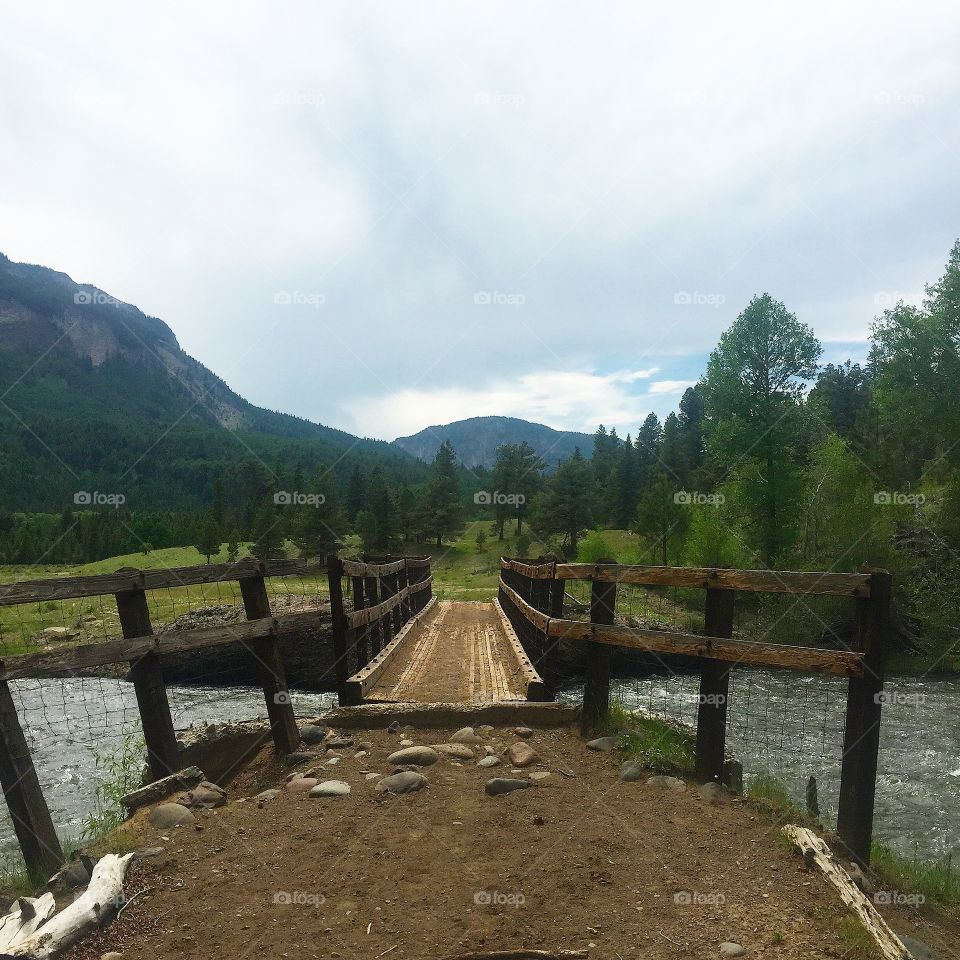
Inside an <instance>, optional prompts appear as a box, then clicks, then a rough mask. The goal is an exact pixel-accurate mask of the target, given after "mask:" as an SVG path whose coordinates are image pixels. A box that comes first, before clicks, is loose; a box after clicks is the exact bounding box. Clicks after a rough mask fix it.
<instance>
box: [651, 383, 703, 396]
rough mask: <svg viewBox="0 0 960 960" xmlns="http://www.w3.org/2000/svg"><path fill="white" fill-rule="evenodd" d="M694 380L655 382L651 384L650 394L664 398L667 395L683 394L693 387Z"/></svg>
mask: <svg viewBox="0 0 960 960" xmlns="http://www.w3.org/2000/svg"><path fill="white" fill-rule="evenodd" d="M693 384H694V381H693V380H654V382H653V383H651V384H650V393H651V394H654V395H656V396H662V395H663V394H667V393H683V391H684V390H686V389H687V387H692V386H693Z"/></svg>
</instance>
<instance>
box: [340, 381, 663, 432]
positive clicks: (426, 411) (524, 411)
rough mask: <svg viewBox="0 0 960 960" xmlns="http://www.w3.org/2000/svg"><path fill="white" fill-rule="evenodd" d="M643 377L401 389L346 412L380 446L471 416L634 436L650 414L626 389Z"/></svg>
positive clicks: (361, 402) (364, 399)
mask: <svg viewBox="0 0 960 960" xmlns="http://www.w3.org/2000/svg"><path fill="white" fill-rule="evenodd" d="M647 375H648V374H647V372H646V371H644V372H643V377H639V378H638V377H636V376H634V375H632V374H630V375H627V376H626V377H625V376H624V374H623V373H611V374H597V373H585V372H576V371H575V372H560V371H540V372H536V373H527V374H523V375H522V376H520V377H517V378H516V379H514V380H497V381H490V382H489V383H487V384H485V385H482V386H477V387H443V388H426V387H417V388H403V389H400V390H397V391H394V392H391V393H389V394H387V395H386V396H385V397H375V398H374V397H359V398H357V399H356V400H355V401H354V402H353V403H351V404H350V405H349V408H350V410H351V411H352V414H353V416H355V418H356V422H357V424H358V425H360V424H365V423H376V424H377V425H378V426H377V431H376V433H375V434H374V435H375V436H377V437H380V438H382V439H385V440H392V439H394V438H395V437H398V436H406V435H408V434H411V433H416V432H417V431H419V430H422V429H423V428H424V427H427V426H431V425H435V424H443V423H450V422H451V421H454V420H465V419H467V418H468V417H476V416H503V417H521V418H523V419H526V420H533V421H535V422H537V423H545V424H546V425H547V426H549V427H554V428H556V429H558V430H578V431H583V432H585V433H592V432H593V431H594V430H596V428H597V425H598V424H600V423H603V424H605V425H606V426H607V428H608V429H609V428H610V427H614V426H615V427H616V428H617V431H618V432H619V433H620V435H621V436H623V435H624V434H626V433H628V432H629V433H636V432H637V427H638V426H639V424H640V423H641V422H642V421H643V419H644V417H646V415H647V414H648V413H650V410H651V406H650V403H649V401H647V400H645V399H644V396H645V395H644V394H642V393H634V392H632V391H631V390H630V389H629V388H628V386H627V384H629V383H631V382H633V380H635V379H643V378H645V377H646V376H647ZM651 392H653V391H651Z"/></svg>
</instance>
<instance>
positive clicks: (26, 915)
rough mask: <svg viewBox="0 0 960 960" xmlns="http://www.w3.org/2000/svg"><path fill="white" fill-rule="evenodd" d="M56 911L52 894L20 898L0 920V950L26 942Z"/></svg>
mask: <svg viewBox="0 0 960 960" xmlns="http://www.w3.org/2000/svg"><path fill="white" fill-rule="evenodd" d="M56 909H57V904H56V900H55V899H54V896H53V894H52V893H45V894H44V895H43V896H42V897H37V898H36V899H34V898H33V897H20V898H19V899H18V900H16V901H14V904H13V907H12V908H11V910H10V912H9V913H8V914H7V915H6V916H5V917H4V918H3V919H2V920H0V950H6V949H7V947H9V946H12V945H13V944H15V943H19V942H20V941H21V940H26V938H27V937H29V936H30V935H31V934H32V933H33V932H34V931H35V930H36V929H37V927H39V926H40V925H41V924H43V923H44V922H46V921H47V920H48V919H49V918H50V916H51V915H52V914H53V912H54V910H56Z"/></svg>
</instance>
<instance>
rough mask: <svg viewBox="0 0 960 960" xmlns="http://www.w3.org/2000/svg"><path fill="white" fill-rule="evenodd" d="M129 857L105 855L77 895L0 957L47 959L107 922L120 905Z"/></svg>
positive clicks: (130, 858)
mask: <svg viewBox="0 0 960 960" xmlns="http://www.w3.org/2000/svg"><path fill="white" fill-rule="evenodd" d="M133 857H134V854H132V853H128V854H125V855H124V856H122V857H120V856H117V855H116V854H114V853H108V854H107V855H106V856H105V857H103V858H102V859H101V860H100V861H99V863H97V865H96V867H94V870H93V876H92V877H90V885H89V886H88V887H87V889H86V891H85V892H84V893H83V894H82V895H81V896H79V897H78V898H77V899H76V900H75V901H74V902H73V903H71V904H70V906H69V907H65V908H64V909H63V910H61V911H60V913H58V914H57V915H56V916H54V917H51V918H50V919H48V920H47V921H46V922H44V923H42V924H40V926H39V927H38V929H36V930H35V931H34V932H33V933H32V934H31V935H30V936H28V937H27V938H26V939H21V940H19V941H17V942H16V943H13V944H10V945H9V946H8V947H7V948H6V949H5V950H4V952H3V953H0V958H3V960H12V958H15V957H28V958H30V960H48V958H50V957H55V956H57V955H58V954H60V953H62V952H63V951H64V950H67V949H68V948H69V947H72V946H73V945H74V944H75V943H77V942H78V941H79V940H80V939H81V938H82V937H83V935H84V934H85V933H86V932H87V931H88V930H91V929H93V928H94V927H99V926H102V925H103V924H105V923H107V922H108V921H109V920H110V919H111V918H112V917H113V916H114V914H115V913H116V912H117V910H118V909H119V908H120V905H121V904H122V902H123V878H124V876H125V875H126V872H127V867H128V866H129V864H130V861H131V860H132V859H133ZM41 899H43V898H41Z"/></svg>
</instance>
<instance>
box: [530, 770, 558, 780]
mask: <svg viewBox="0 0 960 960" xmlns="http://www.w3.org/2000/svg"><path fill="white" fill-rule="evenodd" d="M550 776H553V774H551V773H550V771H549V770H534V771H533V773H531V774H530V779H531V780H546V779H547V777H550Z"/></svg>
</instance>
